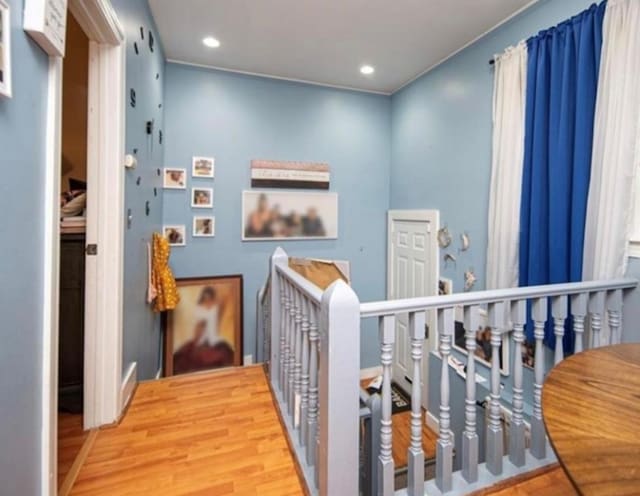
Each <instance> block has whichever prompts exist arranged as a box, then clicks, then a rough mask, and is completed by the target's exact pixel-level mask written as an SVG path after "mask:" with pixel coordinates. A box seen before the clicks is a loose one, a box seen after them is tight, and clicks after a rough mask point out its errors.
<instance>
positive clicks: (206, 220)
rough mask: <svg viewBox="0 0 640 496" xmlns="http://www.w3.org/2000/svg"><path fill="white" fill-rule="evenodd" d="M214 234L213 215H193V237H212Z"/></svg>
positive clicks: (214, 222) (214, 220)
mask: <svg viewBox="0 0 640 496" xmlns="http://www.w3.org/2000/svg"><path fill="white" fill-rule="evenodd" d="M215 235H216V218H215V217H194V218H193V237H194V238H207V237H208V238H212V237H214V236H215Z"/></svg>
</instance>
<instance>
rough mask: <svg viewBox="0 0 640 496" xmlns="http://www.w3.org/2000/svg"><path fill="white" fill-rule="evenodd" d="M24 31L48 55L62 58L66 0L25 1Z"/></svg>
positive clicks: (65, 28)
mask: <svg viewBox="0 0 640 496" xmlns="http://www.w3.org/2000/svg"><path fill="white" fill-rule="evenodd" d="M24 30H25V31H26V32H28V33H29V35H31V37H32V38H33V39H34V40H35V41H36V43H38V45H40V46H41V47H42V49H43V50H44V51H45V52H47V53H48V54H49V55H52V56H54V57H64V45H65V38H66V33H67V0H26V2H25V7H24Z"/></svg>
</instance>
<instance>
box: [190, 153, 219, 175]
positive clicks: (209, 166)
mask: <svg viewBox="0 0 640 496" xmlns="http://www.w3.org/2000/svg"><path fill="white" fill-rule="evenodd" d="M214 169H215V159H214V158H213V157H193V162H192V165H191V175H192V176H193V177H209V178H213V177H214V172H215V171H214Z"/></svg>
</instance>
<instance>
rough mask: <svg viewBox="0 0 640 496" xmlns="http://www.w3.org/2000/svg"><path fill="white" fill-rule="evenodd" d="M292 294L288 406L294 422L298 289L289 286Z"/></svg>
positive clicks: (291, 285)
mask: <svg viewBox="0 0 640 496" xmlns="http://www.w3.org/2000/svg"><path fill="white" fill-rule="evenodd" d="M289 287H290V290H291V294H290V298H291V306H290V307H289V364H288V366H287V371H288V373H289V375H288V379H287V406H288V407H289V408H288V411H289V416H290V417H291V419H292V421H293V406H294V398H295V394H294V386H295V375H296V300H295V299H296V289H295V287H294V286H293V284H290V285H289Z"/></svg>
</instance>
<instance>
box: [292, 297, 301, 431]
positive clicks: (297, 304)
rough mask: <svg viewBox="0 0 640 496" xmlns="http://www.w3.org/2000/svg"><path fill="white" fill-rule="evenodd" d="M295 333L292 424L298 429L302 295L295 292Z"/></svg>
mask: <svg viewBox="0 0 640 496" xmlns="http://www.w3.org/2000/svg"><path fill="white" fill-rule="evenodd" d="M294 301H295V317H294V318H295V327H294V329H295V333H294V343H295V346H294V350H295V352H294V355H293V358H294V365H293V395H292V401H291V404H292V405H293V410H292V412H293V423H294V426H296V427H298V426H299V423H300V376H301V374H302V293H301V292H300V291H299V290H296V292H295V300H294Z"/></svg>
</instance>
